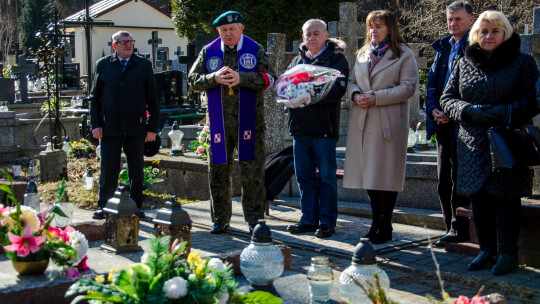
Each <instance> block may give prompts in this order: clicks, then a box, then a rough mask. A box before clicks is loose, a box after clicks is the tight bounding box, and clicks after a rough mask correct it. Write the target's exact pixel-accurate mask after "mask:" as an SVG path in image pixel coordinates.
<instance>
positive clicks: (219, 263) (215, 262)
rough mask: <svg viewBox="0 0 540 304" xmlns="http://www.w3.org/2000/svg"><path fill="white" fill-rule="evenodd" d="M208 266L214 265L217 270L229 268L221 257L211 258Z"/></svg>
mask: <svg viewBox="0 0 540 304" xmlns="http://www.w3.org/2000/svg"><path fill="white" fill-rule="evenodd" d="M208 267H212V268H214V269H216V270H220V271H225V269H227V267H226V266H225V264H224V263H223V261H222V260H221V259H218V258H213V259H210V261H208Z"/></svg>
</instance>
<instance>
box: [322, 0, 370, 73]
mask: <svg viewBox="0 0 540 304" xmlns="http://www.w3.org/2000/svg"><path fill="white" fill-rule="evenodd" d="M357 10H358V8H357V5H356V3H354V2H342V3H340V4H339V21H331V22H328V35H329V37H334V38H339V39H341V40H343V41H344V42H345V43H347V50H348V53H347V55H345V58H347V62H349V70H350V71H352V69H353V67H354V62H355V60H356V55H355V53H356V51H357V50H358V47H359V46H360V43H359V40H362V38H364V35H365V33H366V26H365V24H363V23H361V22H357V21H356V18H357V17H356V16H357Z"/></svg>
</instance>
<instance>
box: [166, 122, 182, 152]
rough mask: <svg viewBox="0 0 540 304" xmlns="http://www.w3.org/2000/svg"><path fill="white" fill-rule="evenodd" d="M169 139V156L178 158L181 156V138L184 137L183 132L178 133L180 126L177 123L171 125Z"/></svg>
mask: <svg viewBox="0 0 540 304" xmlns="http://www.w3.org/2000/svg"><path fill="white" fill-rule="evenodd" d="M167 135H169V138H170V139H171V142H172V147H171V155H172V156H179V155H183V153H182V137H184V132H182V131H180V126H178V122H176V121H175V122H174V123H173V125H172V130H171V131H170V132H169V134H167Z"/></svg>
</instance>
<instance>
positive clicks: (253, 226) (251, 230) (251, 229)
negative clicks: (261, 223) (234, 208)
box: [248, 224, 257, 235]
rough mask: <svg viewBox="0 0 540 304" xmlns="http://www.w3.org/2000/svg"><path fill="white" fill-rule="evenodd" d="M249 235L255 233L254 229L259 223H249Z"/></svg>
mask: <svg viewBox="0 0 540 304" xmlns="http://www.w3.org/2000/svg"><path fill="white" fill-rule="evenodd" d="M248 226H249V235H253V229H255V226H257V224H249V225H248Z"/></svg>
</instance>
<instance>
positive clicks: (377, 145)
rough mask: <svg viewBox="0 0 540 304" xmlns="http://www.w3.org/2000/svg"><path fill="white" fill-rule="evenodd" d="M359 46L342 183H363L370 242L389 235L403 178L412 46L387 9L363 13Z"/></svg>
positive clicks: (413, 75)
mask: <svg viewBox="0 0 540 304" xmlns="http://www.w3.org/2000/svg"><path fill="white" fill-rule="evenodd" d="M366 28H367V33H366V37H369V39H366V42H365V44H364V46H363V47H362V48H361V49H360V50H358V52H357V57H356V62H355V65H354V69H353V71H352V73H351V76H350V78H349V84H348V87H347V96H348V97H349V99H350V100H351V101H352V106H351V112H350V119H349V131H348V134H347V153H346V156H345V174H344V178H343V186H344V187H346V188H355V189H366V190H367V192H368V196H369V200H370V204H371V211H372V215H373V222H372V225H371V228H370V230H369V232H368V233H367V235H366V236H365V237H368V238H370V239H371V241H372V242H373V243H374V244H382V243H386V242H387V241H389V240H391V239H392V224H391V219H392V211H393V210H394V206H395V204H396V199H397V194H398V192H400V191H402V190H403V184H404V181H405V159H406V154H407V137H408V133H409V101H408V100H407V99H408V98H409V97H411V96H412V95H413V94H414V91H415V88H416V84H417V82H418V68H417V66H416V60H415V59H414V54H413V52H412V50H411V49H410V48H409V47H408V45H407V44H406V43H405V40H404V39H403V38H402V37H401V34H400V32H399V28H398V25H397V21H396V17H395V16H394V14H393V13H392V12H390V11H387V10H383V11H373V12H371V13H370V14H369V15H368V17H367V19H366Z"/></svg>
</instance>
